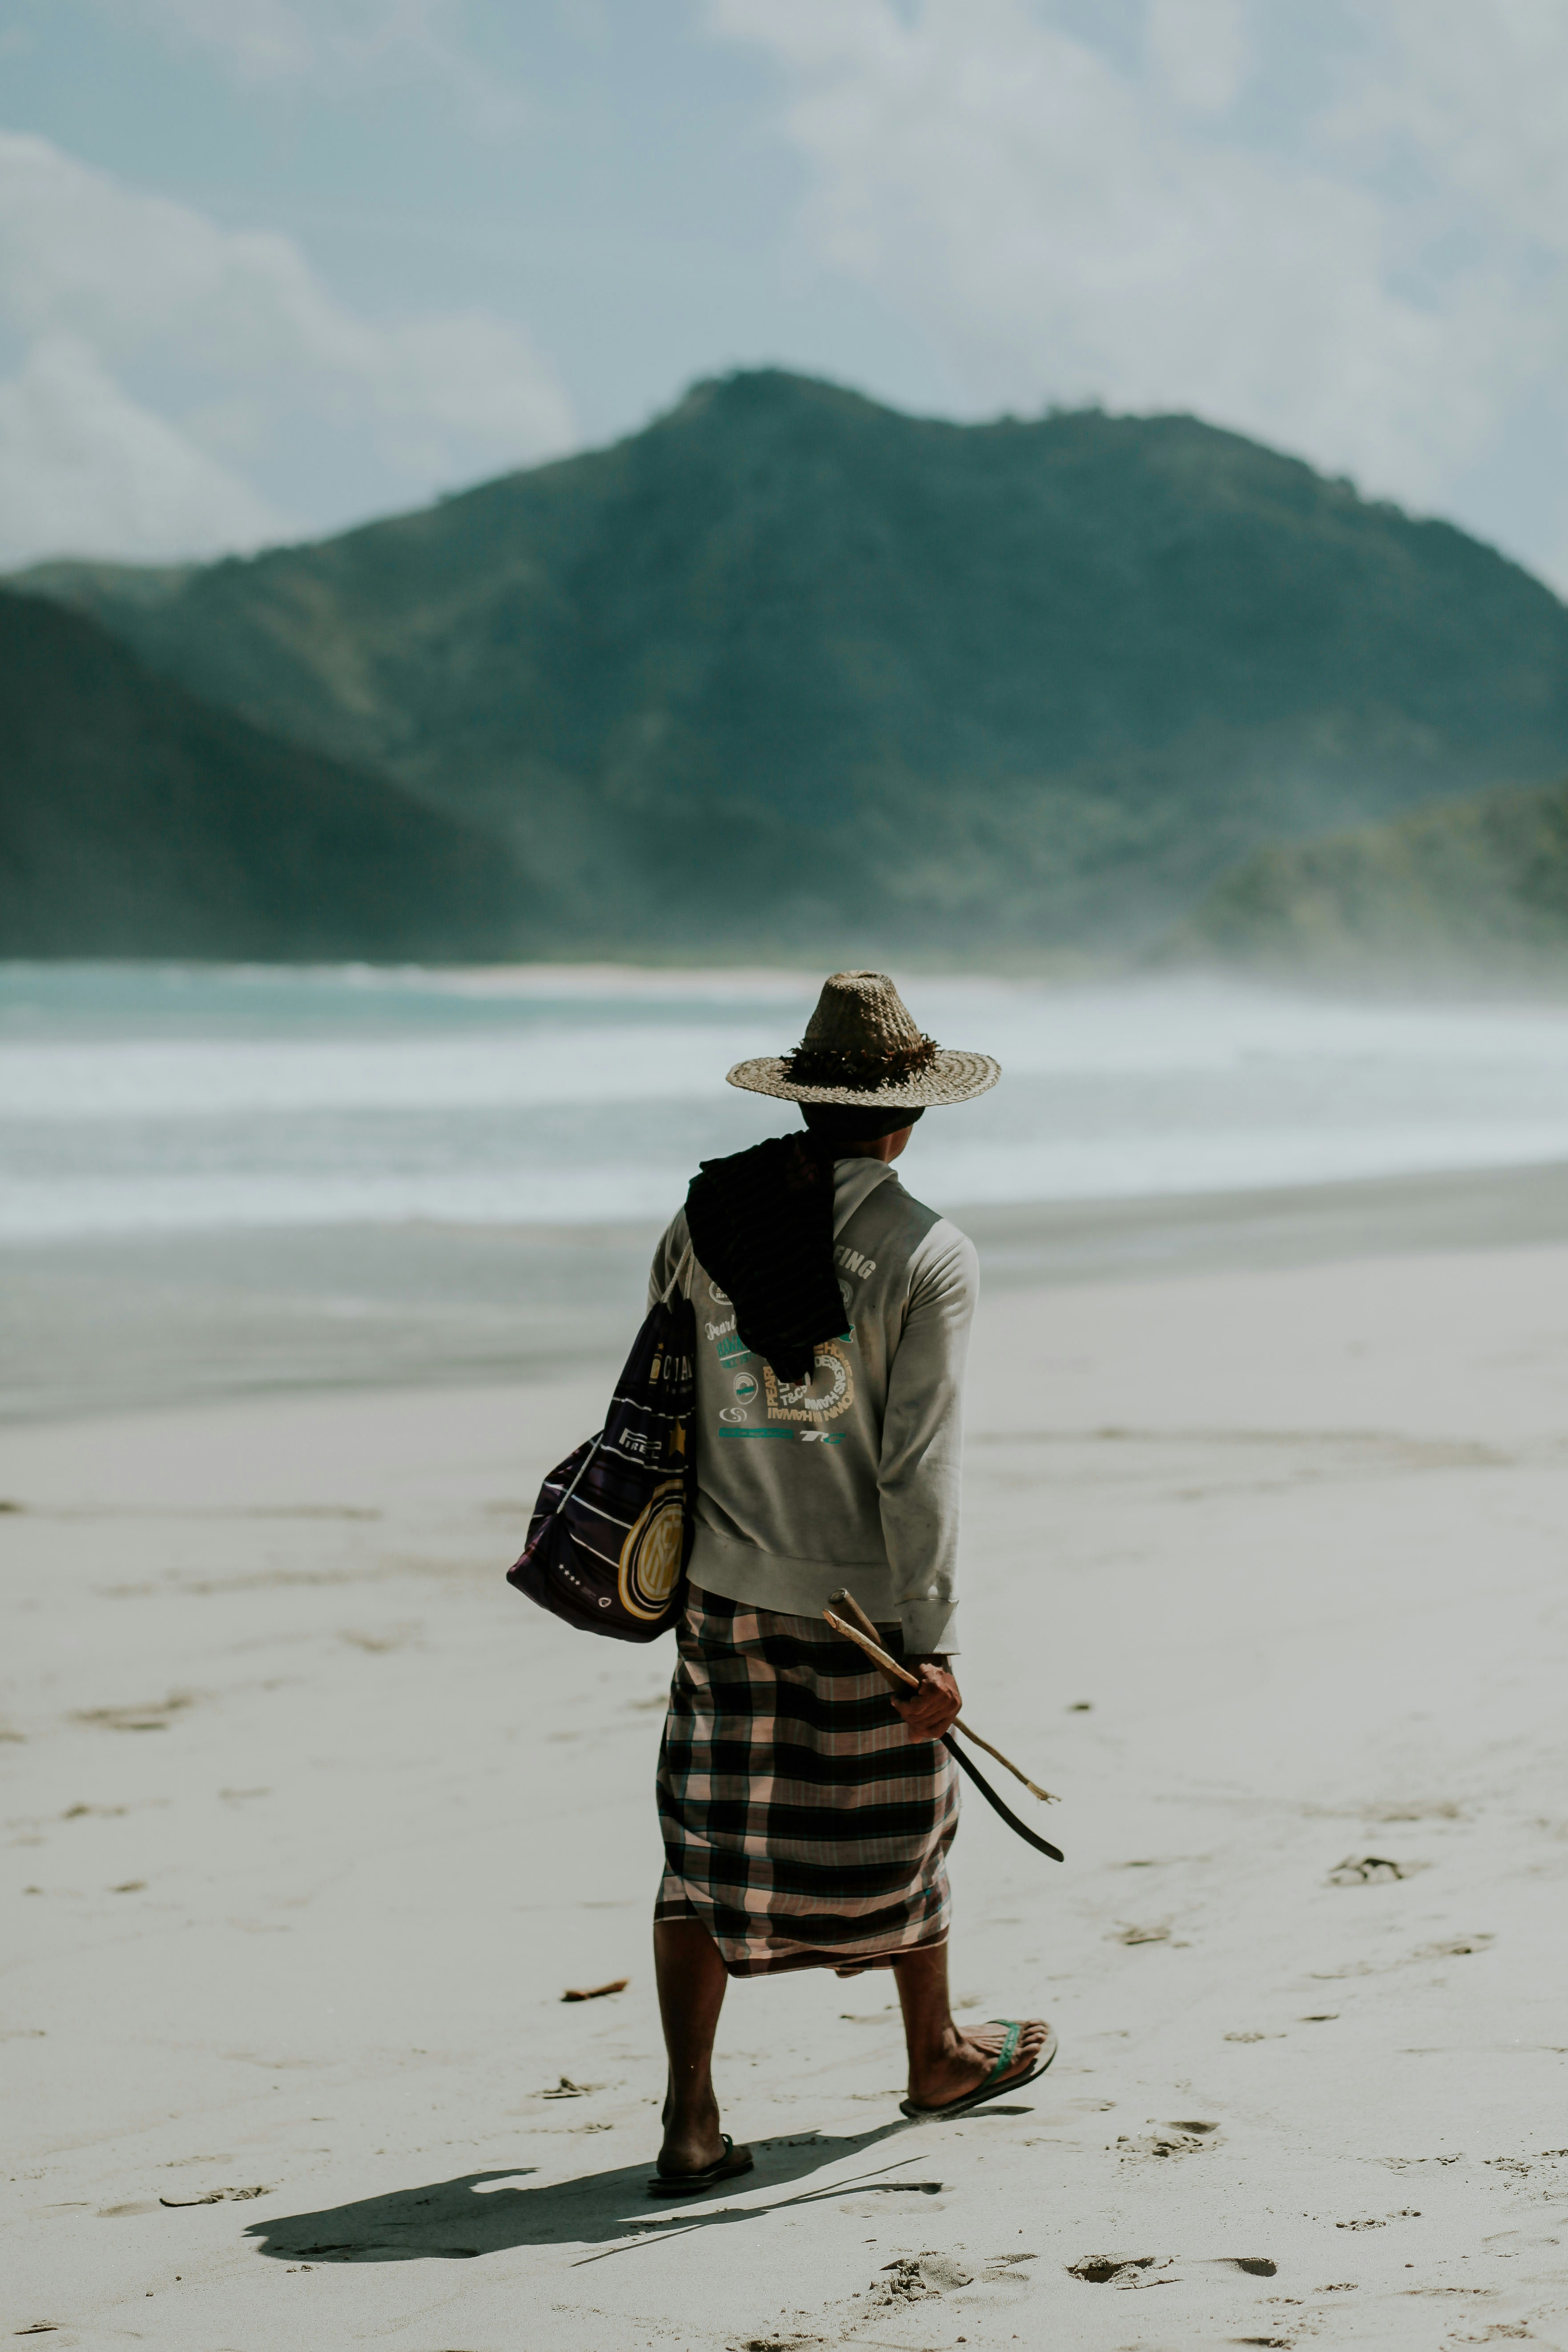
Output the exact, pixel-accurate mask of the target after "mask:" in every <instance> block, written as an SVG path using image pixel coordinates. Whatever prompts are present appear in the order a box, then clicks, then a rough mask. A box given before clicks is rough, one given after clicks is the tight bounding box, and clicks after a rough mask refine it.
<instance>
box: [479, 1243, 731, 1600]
mask: <svg viewBox="0 0 1568 2352" xmlns="http://www.w3.org/2000/svg"><path fill="white" fill-rule="evenodd" d="M689 1261H690V1253H689V1251H688V1253H687V1255H686V1256H685V1257H684V1258H683V1259H682V1260H681V1265H680V1266H679V1268H678V1269H677V1272H676V1276H675V1280H674V1282H672V1283H671V1285H670V1288H669V1290H668V1291H667V1292H666V1294H665V1296H664V1297H663V1298H662V1299H661V1300H660V1301H659V1304H658V1306H657V1307H654V1308H653V1310H652V1312H651V1313H650V1314H649V1316H648V1318H647V1322H646V1323H645V1324H644V1325H643V1327H642V1329H641V1330H640V1331H639V1332H638V1333H637V1339H636V1342H635V1344H634V1346H633V1348H632V1352H631V1354H630V1355H629V1356H628V1357H627V1359H626V1369H625V1370H623V1372H622V1374H621V1377H620V1379H619V1381H617V1383H616V1392H615V1395H614V1396H613V1397H612V1399H611V1400H610V1410H609V1414H608V1416H607V1418H606V1420H605V1426H604V1428H603V1429H602V1430H601V1431H600V1432H599V1434H598V1436H597V1437H589V1438H584V1441H583V1443H582V1444H581V1445H579V1446H577V1447H576V1448H575V1449H574V1451H573V1452H572V1453H570V1454H568V1455H567V1456H566V1459H565V1461H564V1462H563V1463H561V1464H560V1465H558V1467H557V1468H555V1469H554V1470H552V1472H551V1474H550V1475H549V1477H548V1478H546V1480H545V1482H544V1484H543V1486H542V1487H541V1488H540V1490H539V1500H538V1501H537V1503H535V1505H534V1507H533V1517H532V1518H531V1520H530V1521H529V1525H528V1541H527V1543H526V1544H525V1545H524V1546H523V1549H522V1557H521V1559H520V1560H518V1562H517V1563H516V1565H515V1566H514V1567H512V1568H510V1569H508V1570H507V1582H508V1583H509V1584H513V1585H515V1586H516V1587H517V1590H518V1591H520V1592H524V1593H526V1594H527V1595H528V1598H529V1599H530V1600H531V1601H538V1603H539V1605H540V1607H541V1608H542V1609H548V1610H549V1611H550V1612H551V1614H552V1616H555V1617H563V1618H564V1619H565V1620H566V1622H567V1623H568V1624H569V1625H580V1626H581V1627H582V1628H583V1629H584V1632H586V1633H607V1634H608V1635H609V1636H610V1638H611V1639H612V1640H613V1641H616V1642H652V1641H657V1639H658V1636H659V1634H660V1633H663V1632H664V1631H665V1629H666V1627H667V1626H669V1625H673V1624H674V1622H675V1621H676V1619H677V1617H679V1614H680V1611H681V1608H682V1605H683V1603H684V1601H685V1593H686V1563H687V1560H688V1559H689V1557H690V1552H691V1538H692V1536H693V1533H694V1532H695V1522H694V1519H693V1516H692V1501H693V1494H694V1489H695V1486H696V1471H697V1463H696V1433H697V1428H696V1411H695V1408H696V1401H697V1318H696V1316H695V1314H694V1313H693V1311H692V1306H691V1301H690V1299H689V1297H683V1296H681V1295H679V1290H678V1285H679V1280H680V1275H681V1273H682V1272H683V1271H684V1269H685V1267H686V1265H688V1264H689ZM672 1294H674V1295H673V1296H672Z"/></svg>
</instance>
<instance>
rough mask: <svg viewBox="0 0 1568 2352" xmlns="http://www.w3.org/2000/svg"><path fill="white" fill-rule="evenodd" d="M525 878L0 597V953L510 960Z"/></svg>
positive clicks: (373, 780)
mask: <svg viewBox="0 0 1568 2352" xmlns="http://www.w3.org/2000/svg"><path fill="white" fill-rule="evenodd" d="M526 910H527V901H526V898H525V897H524V895H523V889H522V885H521V877H519V876H518V875H517V874H516V873H515V871H513V870H510V868H509V864H508V861H507V860H506V859H505V858H504V857H503V856H498V855H497V853H496V850H495V847H494V845H493V844H492V843H490V842H489V841H487V840H485V839H484V838H483V837H482V836H480V835H477V834H475V833H474V832H472V831H471V830H470V829H469V828H468V826H466V825H464V824H460V823H459V822H458V821H457V820H456V819H455V818H453V817H451V816H448V815H444V814H441V813H440V812H438V811H437V810H434V809H431V808H429V807H426V805H425V804H424V803H421V802H419V801H416V800H415V799H414V798H413V797H412V795H411V794H410V793H407V792H406V791H405V789H404V788H403V787H402V786H401V785H399V784H395V783H393V782H388V781H386V780H385V779H384V778H381V777H378V776H374V775H365V774H362V773H360V772H357V771H355V770H354V769H352V768H349V767H345V766H344V765H342V762H340V761H335V760H329V759H324V758H322V757H321V755H320V754H319V753H317V752H313V751H303V750H301V749H300V747H299V746H298V745H297V744H293V743H285V742H281V741H279V740H278V739H277V738H276V737H275V736H270V735H268V734H265V733H263V732H262V731H261V730H259V729H258V728H257V727H254V726H252V725H251V724H250V723H249V722H248V721H247V720H246V719H238V718H237V717H235V716H234V714H233V713H232V712H230V711H226V710H218V709H213V708H212V707H211V706H210V705H208V704H205V703H203V702H200V701H198V700H197V699H196V698H195V697H194V696H193V695H191V694H188V693H187V692H186V691H185V690H184V688H182V687H178V686H175V685H173V684H171V682H170V681H169V680H168V679H167V678H163V677H153V676H152V675H150V674H149V672H148V671H147V670H146V669H145V668H144V667H142V664H141V663H140V662H139V661H138V660H137V659H136V658H135V657H134V656H133V655H132V654H131V653H130V652H128V651H127V649H126V647H125V646H123V645H121V644H120V643H118V642H117V641H116V640H115V639H114V638H112V637H110V636H109V635H107V634H106V633H105V631H104V630H102V629H101V628H100V627H99V626H98V625H97V624H96V623H95V622H93V621H89V620H88V619H86V618H84V617H83V616H81V615H80V614H73V613H66V612H62V611H60V610H59V608H58V606H57V605H54V604H45V603H43V602H42V601H41V600H39V599H38V598H37V597H31V596H17V595H12V594H7V593H0V956H60V955H74V956H142V955H151V956H165V955H170V956H196V957H204V958H205V957H219V958H231V957H232V958H262V959H273V960H283V959H294V958H299V957H311V956H321V957H329V958H339V957H363V958H366V959H376V960H385V959H397V958H400V957H405V956H413V957H426V958H439V957H443V956H451V955H454V954H456V953H458V952H459V951H460V952H461V953H463V954H465V955H468V954H470V953H473V952H476V951H483V950H486V949H487V948H488V950H489V952H491V953H495V954H503V953H515V952H516V951H518V950H519V949H520V948H521V947H522V946H523V945H524V943H525V938H526V932H525V924H524V920H523V918H524V916H525V915H526Z"/></svg>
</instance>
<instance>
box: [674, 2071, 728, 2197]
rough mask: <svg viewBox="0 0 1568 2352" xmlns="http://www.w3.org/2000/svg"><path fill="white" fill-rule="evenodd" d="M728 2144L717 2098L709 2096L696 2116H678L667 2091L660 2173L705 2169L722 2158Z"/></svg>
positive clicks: (701, 2170)
mask: <svg viewBox="0 0 1568 2352" xmlns="http://www.w3.org/2000/svg"><path fill="white" fill-rule="evenodd" d="M725 2145H726V2143H725V2139H724V2135H723V2133H722V2132H721V2130H720V2128H719V2105H718V2101H717V2100H715V2099H712V2098H710V2099H709V2100H707V2101H706V2103H705V2104H704V2105H702V2107H700V2109H699V2110H698V2111H697V2112H696V2113H695V2114H693V2115H689V2116H678V2115H677V2114H676V2112H675V2109H674V2105H673V2104H672V2102H671V2100H670V2098H669V2095H668V2092H667V2093H666V2094H665V2101H664V2140H663V2144H662V2146H661V2147H660V2148H659V2151H658V2168H659V2170H660V2172H661V2173H664V2174H666V2175H667V2176H670V2177H673V2176H676V2175H678V2174H679V2173H682V2172H706V2171H707V2169H708V2168H709V2166H710V2165H713V2164H718V2163H719V2162H720V2161H721V2158H722V2157H723V2154H724V2149H725Z"/></svg>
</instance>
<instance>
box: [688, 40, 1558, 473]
mask: <svg viewBox="0 0 1568 2352" xmlns="http://www.w3.org/2000/svg"><path fill="white" fill-rule="evenodd" d="M710 25H711V26H712V27H713V29H714V30H715V31H717V32H718V33H720V34H721V35H723V36H725V37H730V38H731V39H737V40H742V41H745V42H748V43H750V44H752V45H753V46H758V47H762V48H763V50H765V51H766V52H768V53H770V54H771V55H772V56H773V58H774V59H775V60H776V61H777V62H778V64H779V65H780V67H781V68H784V71H785V73H786V75H787V76H788V79H789V82H790V85H791V95H790V99H789V101H788V105H787V109H786V111H785V114H784V123H785V126H786V129H787V131H788V134H789V136H790V137H791V138H792V139H793V141H794V142H795V144H796V145H797V146H798V147H799V148H800V149H801V150H802V151H803V152H804V153H805V155H806V156H807V157H808V158H809V159H810V162H811V163H812V166H813V193H812V195H811V197H810V200H809V203H808V205H807V208H806V211H805V216H804V219H803V222H802V234H803V235H804V236H805V239H806V241H807V244H808V246H809V247H810V249H811V250H812V251H813V252H814V253H815V254H816V257H818V259H819V260H820V261H821V262H824V263H826V265H828V266H829V267H832V268H836V269H837V270H839V271H842V272H845V273H847V275H849V276H851V277H854V278H858V279H860V280H861V281H863V282H864V283H865V284H866V285H868V287H870V288H873V289H875V290H876V291H877V293H878V295H879V298H880V299H882V300H884V301H886V302H889V303H890V304H891V305H892V306H894V307H895V308H897V309H898V310H900V311H902V312H903V313H904V314H905V315H906V316H909V317H910V318H913V319H915V320H918V321H919V322H920V323H921V325H922V326H923V328H924V330H925V331H926V332H927V334H928V336H929V338H930V339H931V341H932V342H933V343H934V344H935V345H936V346H937V347H938V348H939V349H940V350H941V352H942V354H943V356H944V358H945V361H946V364H947V366H948V368H949V371H950V373H951V374H952V379H953V381H954V382H955V383H958V384H960V385H961V386H962V387H963V394H964V396H965V398H966V400H967V402H968V404H970V405H971V406H972V407H973V409H975V410H987V409H992V408H994V407H996V406H999V405H1011V406H1019V407H1031V406H1035V405H1037V404H1040V403H1042V402H1044V401H1046V400H1050V399H1057V400H1067V401H1074V400H1080V399H1083V398H1085V397H1088V396H1098V397H1100V398H1103V399H1104V400H1105V401H1106V402H1107V403H1108V404H1110V405H1112V406H1115V407H1118V408H1123V409H1130V410H1135V411H1136V410H1147V409H1160V408H1188V407H1190V408H1193V409H1195V410H1197V411H1198V412H1199V413H1200V414H1202V415H1206V416H1208V417H1211V418H1213V419H1215V421H1218V422H1221V423H1225V424H1228V425H1235V426H1237V427H1239V428H1240V429H1242V430H1244V431H1249V432H1253V433H1256V434H1258V435H1259V436H1262V437H1264V438H1267V439H1269V440H1272V441H1275V442H1283V443H1285V444H1286V445H1287V446H1292V447H1294V448H1297V449H1300V450H1301V451H1302V452H1304V453H1305V454H1306V455H1308V456H1310V457H1313V458H1315V459H1316V460H1317V461H1318V462H1319V463H1321V464H1324V465H1327V466H1329V467H1332V468H1334V469H1346V470H1349V471H1352V472H1353V473H1354V474H1355V475H1357V477H1358V478H1361V479H1362V480H1363V483H1365V484H1366V485H1367V486H1368V487H1369V488H1373V489H1374V490H1376V491H1379V492H1383V493H1392V494H1394V495H1395V496H1399V497H1403V498H1405V499H1409V500H1411V501H1413V502H1414V503H1415V504H1417V505H1426V506H1429V505H1432V504H1434V503H1437V502H1440V501H1441V500H1442V499H1444V498H1445V496H1446V495H1447V492H1448V491H1449V489H1450V488H1451V487H1452V486H1453V485H1454V484H1455V483H1456V482H1457V481H1459V480H1461V479H1462V478H1464V477H1465V476H1466V474H1467V470H1470V471H1473V470H1474V469H1476V468H1478V467H1482V466H1483V465H1485V464H1487V463H1489V462H1494V461H1495V460H1496V458H1497V453H1498V451H1499V450H1500V448H1502V447H1503V446H1505V444H1506V441H1507V437H1508V435H1509V431H1510V419H1511V418H1512V417H1513V415H1515V414H1516V412H1518V411H1520V410H1522V409H1524V408H1526V407H1528V408H1530V409H1531V412H1532V414H1533V415H1534V416H1535V418H1536V420H1537V425H1538V426H1539V422H1540V418H1541V416H1542V414H1543V413H1544V412H1545V411H1548V410H1549V411H1551V413H1552V416H1553V417H1554V418H1555V419H1556V423H1555V424H1553V425H1552V428H1551V429H1552V431H1553V432H1557V431H1559V429H1560V427H1561V426H1562V425H1563V421H1564V420H1563V414H1562V411H1563V403H1562V396H1561V394H1560V393H1559V391H1558V390H1557V388H1556V387H1557V384H1558V383H1559V380H1560V379H1561V378H1562V377H1563V373H1564V363H1565V362H1568V277H1565V275H1564V271H1563V266H1562V265H1563V260H1564V259H1565V258H1568V143H1565V142H1563V137H1562V129H1561V124H1562V116H1563V101H1564V98H1565V96H1568V15H1565V13H1564V11H1563V7H1562V5H1561V0H1360V5H1358V6H1357V7H1356V8H1354V9H1353V10H1345V11H1341V10H1339V9H1336V8H1332V7H1327V6H1324V5H1321V0H1136V5H1133V6H1132V7H1131V8H1129V9H1127V10H1114V11H1113V10H1109V9H1107V10H1101V11H1098V12H1097V11H1091V10H1088V9H1085V8H1084V7H1082V6H1076V5H1075V6H1074V7H1073V8H1072V9H1071V11H1070V21H1069V11H1068V7H1067V6H1066V5H1050V0H1033V5H1031V0H710ZM1086 26H1087V27H1088V28H1089V29H1088V30H1086V29H1085V27H1086ZM1129 31H1131V37H1129ZM1113 35H1114V36H1115V37H1114V38H1113V37H1112V36H1113ZM1554 446H1556V455H1557V459H1558V462H1559V463H1560V462H1561V449H1560V444H1559V445H1554Z"/></svg>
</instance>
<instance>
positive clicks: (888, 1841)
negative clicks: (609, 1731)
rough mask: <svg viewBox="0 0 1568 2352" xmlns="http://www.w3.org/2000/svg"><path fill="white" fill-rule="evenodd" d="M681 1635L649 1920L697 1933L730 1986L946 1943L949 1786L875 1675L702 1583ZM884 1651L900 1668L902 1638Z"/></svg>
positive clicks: (692, 1592)
mask: <svg viewBox="0 0 1568 2352" xmlns="http://www.w3.org/2000/svg"><path fill="white" fill-rule="evenodd" d="M676 1638H677V1641H678V1643H679V1651H680V1655H679V1661H678V1663H677V1664H676V1669H675V1678H674V1680H673V1682H672V1683H671V1685H670V1692H669V1709H668V1714H667V1715H666V1717H665V1723H664V1738H663V1741H662V1743H661V1745H660V1748H659V1754H658V1810H659V1817H660V1821H661V1823H662V1826H663V1830H664V1854H665V1867H664V1879H663V1883H662V1885H660V1887H659V1893H658V1904H657V1905H656V1906H655V1910H654V1916H655V1918H656V1919H691V1918H696V1919H700V1920H701V1922H702V1924H703V1926H704V1927H706V1928H707V1929H708V1931H709V1933H710V1935H711V1937H712V1938H713V1940H714V1942H715V1943H716V1944H717V1945H718V1947H719V1950H720V1953H721V1957H722V1958H723V1962H724V1965H725V1967H726V1968H727V1969H728V1970H729V1971H730V1974H731V1976H737V1977H755V1976H768V1975H772V1974H774V1973H776V1972H777V1971H778V1970H780V1969H805V1968H814V1967H827V1968H840V1969H844V1968H851V1967H865V1966H868V1965H872V1966H874V1965H877V1964H878V1963H880V1964H882V1965H886V1964H887V1963H888V1962H889V1961H891V1960H893V1959H895V1958H897V1957H898V1956H899V1954H900V1952H908V1951H912V1950H913V1949H915V1948H916V1947H917V1946H920V1945H922V1944H940V1943H942V1942H943V1941H944V1940H945V1938H946V1936H947V1928H948V1914H949V1909H950V1902H949V1895H948V1885H947V1849H948V1847H949V1846H950V1845H951V1843H952V1836H953V1832H954V1831H955V1830H956V1828H957V1827H958V1775H957V1772H956V1770H955V1769H954V1767H953V1761H952V1756H951V1755H950V1754H949V1752H948V1750H947V1749H946V1748H943V1747H942V1746H941V1745H940V1744H939V1743H938V1742H936V1741H934V1740H926V1741H919V1742H917V1741H914V1740H911V1739H910V1736H909V1734H908V1732H907V1731H906V1730H905V1729H904V1726H903V1724H902V1722H901V1720H900V1717H898V1716H896V1715H895V1714H894V1712H893V1710H892V1708H891V1706H889V1694H888V1685H887V1683H886V1681H885V1680H884V1678H883V1676H882V1675H880V1674H879V1673H878V1671H877V1669H876V1667H875V1666H873V1665H872V1664H870V1663H869V1661H868V1659H867V1658H866V1657H865V1656H864V1654H862V1653H861V1652H860V1651H859V1650H858V1649H856V1648H855V1646H854V1644H853V1643H849V1642H845V1641H841V1640H839V1639H838V1638H837V1636H836V1635H835V1634H833V1633H831V1632H830V1631H829V1630H828V1628H827V1627H826V1625H823V1624H821V1623H819V1622H816V1620H814V1619H812V1618H809V1617H785V1616H782V1615H779V1614H778V1613H776V1612H774V1611H773V1610H769V1609H752V1608H751V1607H750V1606H748V1605H747V1604H746V1603H745V1602H743V1601H726V1600H723V1599H721V1597H720V1596H719V1595H718V1594H717V1593H710V1592H701V1591H698V1590H697V1589H696V1587H695V1586H692V1587H690V1588H689V1591H688V1595H687V1607H686V1610H685V1612H684V1613H683V1615H682V1616H681V1618H680V1620H679V1622H678V1624H677V1627H676ZM882 1638H883V1641H884V1643H886V1646H887V1647H888V1649H889V1651H890V1652H891V1653H892V1654H893V1655H894V1656H897V1655H898V1654H899V1653H900V1649H901V1647H902V1642H901V1637H900V1634H899V1633H898V1630H897V1628H894V1629H892V1630H891V1631H890V1632H884V1633H883V1636H882Z"/></svg>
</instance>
